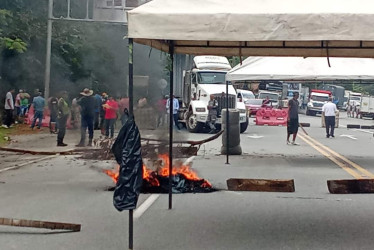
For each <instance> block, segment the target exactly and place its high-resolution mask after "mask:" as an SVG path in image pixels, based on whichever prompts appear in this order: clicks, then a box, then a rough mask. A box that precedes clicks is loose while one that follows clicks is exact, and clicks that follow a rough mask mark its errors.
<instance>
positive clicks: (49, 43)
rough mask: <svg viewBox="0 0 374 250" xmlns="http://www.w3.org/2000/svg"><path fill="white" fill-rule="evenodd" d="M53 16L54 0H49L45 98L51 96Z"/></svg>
mask: <svg viewBox="0 0 374 250" xmlns="http://www.w3.org/2000/svg"><path fill="white" fill-rule="evenodd" d="M52 18H53V0H48V26H47V53H46V58H45V74H44V98H45V99H48V98H49V84H50V79H51V46H52Z"/></svg>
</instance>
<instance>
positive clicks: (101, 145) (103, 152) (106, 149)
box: [75, 138, 198, 160]
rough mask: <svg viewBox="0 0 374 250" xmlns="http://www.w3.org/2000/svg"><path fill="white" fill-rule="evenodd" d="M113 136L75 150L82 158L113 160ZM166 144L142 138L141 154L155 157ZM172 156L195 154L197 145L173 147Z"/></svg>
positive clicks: (164, 150)
mask: <svg viewBox="0 0 374 250" xmlns="http://www.w3.org/2000/svg"><path fill="white" fill-rule="evenodd" d="M114 142H115V138H99V139H95V140H94V148H79V149H76V150H75V152H78V153H81V158H82V159H88V160H89V159H92V160H113V159H114V155H113V153H112V151H111V148H112V146H113V143H114ZM167 151H168V144H167V142H166V141H161V140H152V139H145V138H143V139H142V156H143V157H144V158H151V159H154V158H157V157H158V154H159V152H167ZM173 151H174V154H173V156H174V157H185V156H188V157H189V156H192V155H197V151H198V147H195V146H192V145H191V146H188V147H182V146H180V145H178V146H175V147H173Z"/></svg>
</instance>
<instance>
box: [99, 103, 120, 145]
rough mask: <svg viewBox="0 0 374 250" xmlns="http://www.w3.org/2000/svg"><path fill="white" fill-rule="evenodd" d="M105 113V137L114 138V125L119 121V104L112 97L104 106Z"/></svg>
mask: <svg viewBox="0 0 374 250" xmlns="http://www.w3.org/2000/svg"><path fill="white" fill-rule="evenodd" d="M103 108H104V111H105V136H107V137H108V136H109V132H110V138H113V136H114V124H115V123H116V120H117V110H118V103H117V102H116V100H114V98H113V97H112V96H111V97H109V100H108V101H107V102H106V103H105V104H104V105H103Z"/></svg>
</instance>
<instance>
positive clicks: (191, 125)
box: [186, 114, 204, 133]
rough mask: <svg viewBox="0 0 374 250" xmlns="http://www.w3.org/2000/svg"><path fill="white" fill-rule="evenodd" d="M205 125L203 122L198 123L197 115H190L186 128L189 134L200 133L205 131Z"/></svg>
mask: <svg viewBox="0 0 374 250" xmlns="http://www.w3.org/2000/svg"><path fill="white" fill-rule="evenodd" d="M203 126H204V124H203V123H202V122H198V121H197V119H196V115H194V114H189V115H188V116H187V120H186V127H187V130H188V131H189V132H192V133H198V132H200V131H201V130H202V129H203Z"/></svg>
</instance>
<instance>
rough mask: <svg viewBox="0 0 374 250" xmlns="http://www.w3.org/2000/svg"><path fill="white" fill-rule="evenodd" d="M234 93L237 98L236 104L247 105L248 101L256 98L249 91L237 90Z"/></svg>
mask: <svg viewBox="0 0 374 250" xmlns="http://www.w3.org/2000/svg"><path fill="white" fill-rule="evenodd" d="M236 93H237V95H236V96H237V98H238V102H244V103H247V101H248V100H250V99H255V98H256V97H255V95H254V94H253V92H252V91H250V90H244V89H237V90H236Z"/></svg>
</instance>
